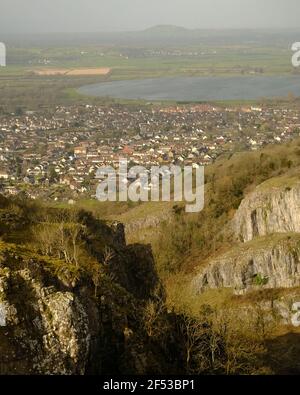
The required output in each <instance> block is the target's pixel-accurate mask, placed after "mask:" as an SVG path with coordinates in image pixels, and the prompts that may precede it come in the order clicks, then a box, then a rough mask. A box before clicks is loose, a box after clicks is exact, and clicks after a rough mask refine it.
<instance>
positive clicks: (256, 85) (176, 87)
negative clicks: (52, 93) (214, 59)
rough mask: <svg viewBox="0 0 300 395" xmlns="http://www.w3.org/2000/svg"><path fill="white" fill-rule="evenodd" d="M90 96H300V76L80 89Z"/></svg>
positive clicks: (190, 98) (170, 81)
mask: <svg viewBox="0 0 300 395" xmlns="http://www.w3.org/2000/svg"><path fill="white" fill-rule="evenodd" d="M78 92H79V93H82V94H84V95H88V96H96V97H110V98H119V99H142V100H149V101H156V100H158V101H159V100H172V101H173V100H174V101H214V100H255V99H261V98H275V97H286V96H288V95H289V94H291V93H292V94H293V95H294V96H297V97H298V96H300V75H299V76H289V75H285V76H247V77H243V76H240V77H170V78H154V79H141V80H126V81H112V82H103V83H99V84H93V85H87V86H83V87H81V88H79V89H78Z"/></svg>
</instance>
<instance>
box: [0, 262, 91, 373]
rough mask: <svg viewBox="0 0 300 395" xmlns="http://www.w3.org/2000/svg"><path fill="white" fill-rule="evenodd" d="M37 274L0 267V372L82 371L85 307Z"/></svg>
mask: <svg viewBox="0 0 300 395" xmlns="http://www.w3.org/2000/svg"><path fill="white" fill-rule="evenodd" d="M32 266H33V267H34V266H35V265H34V263H32ZM37 274H38V275H37ZM42 274H43V273H42V271H40V272H38V271H37V268H35V270H30V269H24V268H21V269H20V270H12V269H9V268H8V267H5V268H4V269H3V268H2V269H1V272H0V284H1V289H0V361H1V363H0V373H1V374H5V373H6V374H12V373H24V374H26V373H36V374H83V373H84V372H85V363H86V360H87V356H88V352H89V343H90V334H89V322H88V317H87V314H86V313H85V310H84V307H83V305H82V303H81V302H80V300H79V299H78V297H77V296H76V295H75V294H74V293H72V292H67V291H59V290H58V289H57V288H56V287H55V286H45V283H44V281H43V279H42Z"/></svg>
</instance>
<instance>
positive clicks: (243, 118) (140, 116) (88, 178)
mask: <svg viewBox="0 0 300 395" xmlns="http://www.w3.org/2000/svg"><path fill="white" fill-rule="evenodd" d="M299 133H300V110H298V109H297V108H291V109H289V108H288V106H287V105H286V106H285V108H282V107H278V106H276V107H275V106H274V108H273V107H271V106H268V105H264V106H263V107H253V106H243V107H241V106H239V107H236V108H235V107H229V108H226V107H221V106H220V107H218V106H213V105H209V104H182V105H175V104H174V105H168V106H167V105H164V106H158V105H153V104H149V105H143V106H138V105H121V104H112V105H102V106H95V105H80V106H70V107H63V106H58V107H56V108H55V109H53V110H51V109H43V110H40V111H37V112H33V111H25V112H23V111H16V112H15V113H14V114H2V115H0V191H1V193H4V194H10V195H15V194H18V193H20V192H24V193H26V194H27V195H29V196H30V197H31V198H34V199H37V198H42V199H46V200H50V201H58V202H60V201H63V202H64V201H66V202H74V201H76V200H77V199H87V198H95V191H96V185H97V180H96V177H95V174H96V172H97V169H98V168H100V167H102V166H113V167H114V168H116V167H117V166H118V165H119V160H120V159H122V158H124V159H127V160H128V162H129V165H130V166H133V165H142V166H144V167H146V168H151V166H156V165H159V166H161V165H170V164H175V165H179V166H193V167H194V168H196V167H198V166H207V165H209V164H211V163H213V162H214V161H215V160H216V159H217V158H218V157H220V156H222V155H226V154H232V153H234V152H237V151H244V150H257V149H259V148H261V147H263V146H265V145H268V144H279V143H281V142H284V141H287V140H290V139H293V138H295V137H297V136H299Z"/></svg>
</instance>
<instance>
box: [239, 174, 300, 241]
mask: <svg viewBox="0 0 300 395" xmlns="http://www.w3.org/2000/svg"><path fill="white" fill-rule="evenodd" d="M280 181H283V180H280V179H277V180H273V183H275V186H274V187H272V186H270V187H268V186H269V185H268V182H267V183H265V184H262V185H261V186H259V187H258V188H257V189H256V191H255V192H253V193H252V194H250V195H249V196H248V197H246V198H245V199H244V200H243V202H242V203H241V205H240V208H239V209H238V211H237V213H236V215H235V218H234V221H233V228H234V232H235V234H236V236H237V237H238V239H239V240H240V241H242V242H246V241H250V240H252V239H253V238H254V237H257V236H265V235H268V234H272V233H285V232H300V183H299V182H295V183H291V185H290V186H287V184H289V183H288V182H287V184H285V183H284V182H283V185H281V186H280V185H278V183H280ZM276 184H277V185H276ZM284 184H285V185H284Z"/></svg>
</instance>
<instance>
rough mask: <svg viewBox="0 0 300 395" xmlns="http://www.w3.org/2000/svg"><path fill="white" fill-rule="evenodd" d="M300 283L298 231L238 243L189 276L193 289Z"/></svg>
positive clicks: (240, 289) (238, 290) (237, 290)
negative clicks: (198, 271) (193, 276)
mask: <svg viewBox="0 0 300 395" xmlns="http://www.w3.org/2000/svg"><path fill="white" fill-rule="evenodd" d="M297 286H300V235H298V234H277V235H272V236H266V237H261V238H257V239H255V240H253V241H251V242H248V243H245V244H240V245H238V246H236V247H234V248H232V249H230V250H229V251H228V252H226V253H224V254H221V255H220V256H218V257H216V258H214V259H212V260H210V261H209V263H208V264H207V265H204V267H203V270H202V271H201V272H200V274H198V275H197V276H196V277H195V278H194V280H193V287H194V288H195V290H196V291H197V292H203V291H205V290H206V289H216V288H232V289H234V291H235V293H244V292H245V291H249V290H254V289H262V288H290V287H297Z"/></svg>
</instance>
